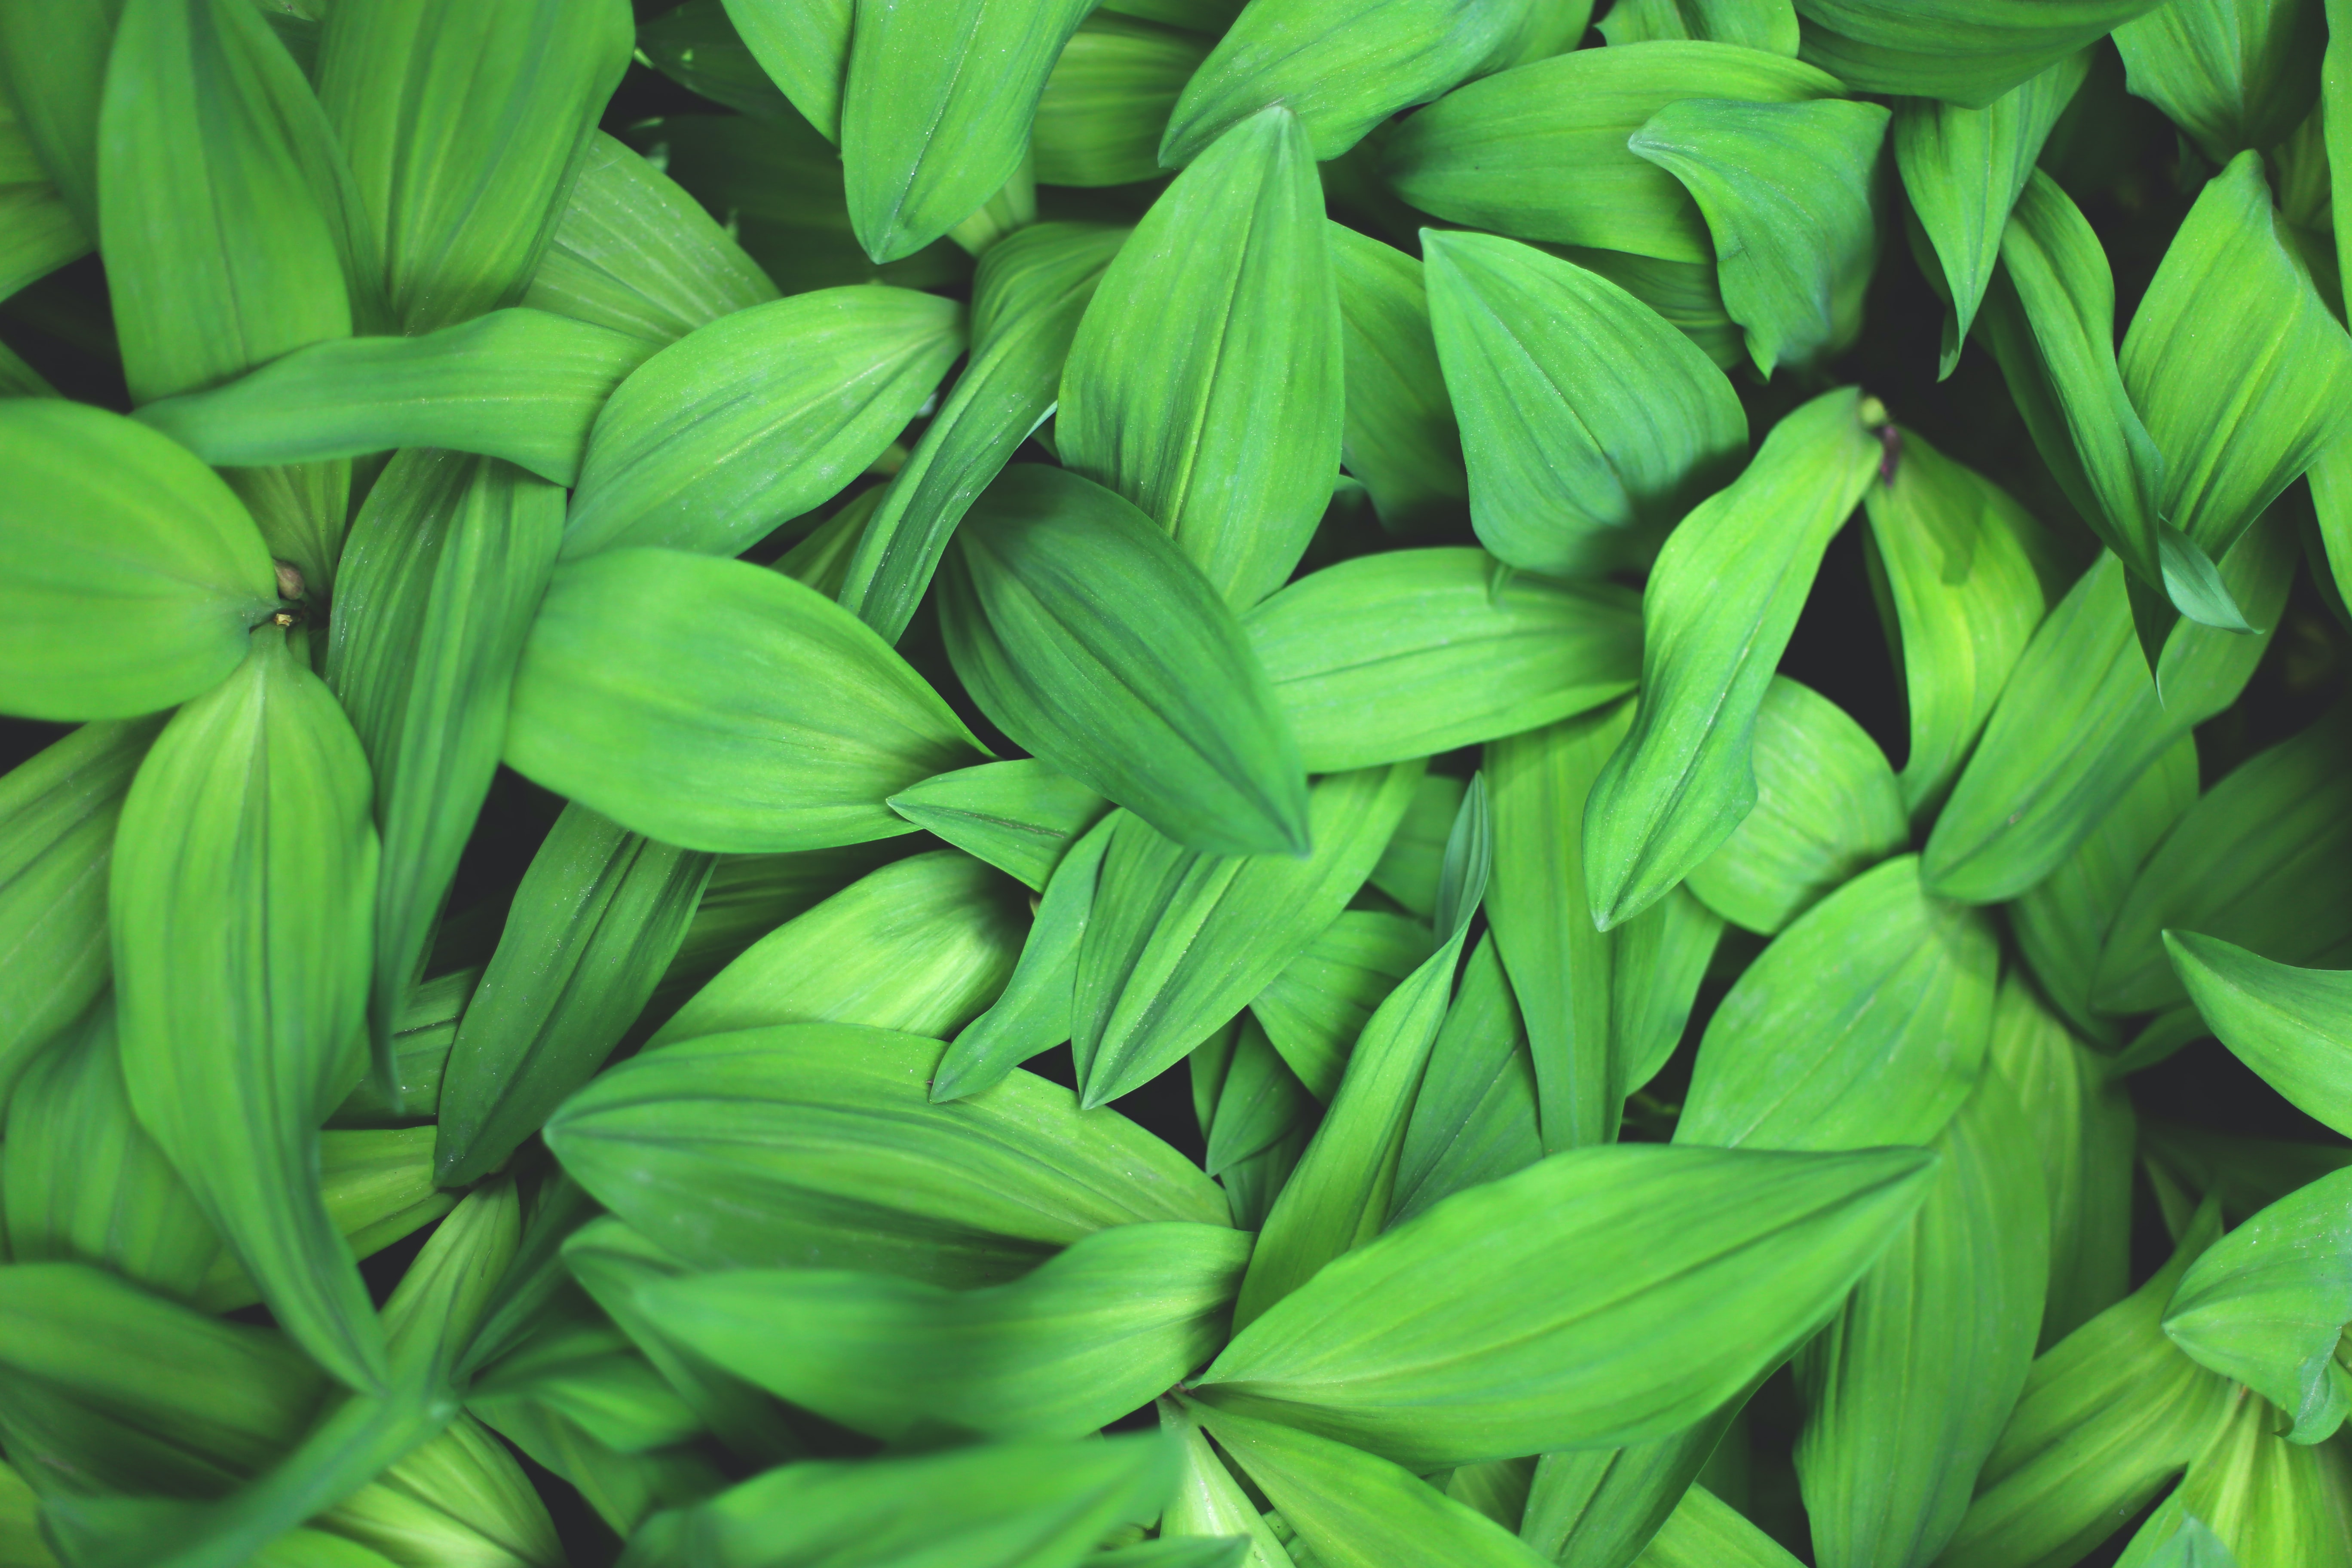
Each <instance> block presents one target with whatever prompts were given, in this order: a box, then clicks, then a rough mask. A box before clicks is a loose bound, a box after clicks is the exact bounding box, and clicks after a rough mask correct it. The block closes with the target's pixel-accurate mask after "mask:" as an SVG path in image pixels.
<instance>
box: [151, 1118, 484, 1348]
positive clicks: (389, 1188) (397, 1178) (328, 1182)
mask: <svg viewBox="0 0 2352 1568" xmlns="http://www.w3.org/2000/svg"><path fill="white" fill-rule="evenodd" d="M316 1186H317V1188H318V1196H319V1199H320V1202H321V1203H323V1204H324V1205H326V1209H327V1219H328V1221H329V1222H330V1223H331V1224H332V1225H333V1226H334V1227H335V1229H336V1231H337V1232H338V1233H340V1234H341V1237H342V1238H343V1244H344V1246H345V1247H348V1248H349V1249H350V1251H351V1255H352V1257H353V1258H359V1259H362V1260H365V1259H366V1258H369V1257H371V1256H373V1254H375V1253H377V1252H380V1251H382V1250H383V1248H385V1247H390V1246H391V1245H392V1244H393V1243H394V1242H395V1241H398V1240H400V1239H401V1238H402V1237H407V1236H411V1235H414V1234H415V1232H416V1231H418V1230H420V1229H422V1228H423V1227H425V1226H428V1225H431V1224H432V1223H433V1222H434V1221H435V1220H436V1219H439V1218H440V1217H441V1216H442V1215H446V1214H447V1213H448V1212H449V1211H450V1209H451V1208H453V1207H455V1206H456V1205H457V1194H454V1193H445V1192H440V1191H436V1189H435V1187H434V1185H433V1129H431V1128H430V1127H399V1128H389V1129H383V1130H378V1131H341V1132H321V1133H320V1135H319V1173H318V1179H317V1182H316ZM260 1300H261V1291H260V1290H259V1289H257V1287H256V1286H255V1285H254V1282H253V1279H252V1278H251V1276H249V1275H247V1273H246V1271H245V1269H244V1268H243V1267H242V1266H241V1265H240V1264H239V1263H238V1262H237V1260H236V1255H235V1254H234V1253H229V1252H224V1253H222V1254H220V1255H219V1256H218V1257H216V1258H214V1260H213V1268H212V1272H211V1273H210V1274H208V1275H206V1276H205V1283H204V1287H203V1289H200V1290H199V1291H197V1293H196V1300H195V1305H196V1307H197V1308H198V1310H202V1311H206V1312H233V1311H236V1310H238V1309H239V1308H243V1307H250V1306H253V1305H255V1304H256V1303H257V1302H258V1301H260Z"/></svg>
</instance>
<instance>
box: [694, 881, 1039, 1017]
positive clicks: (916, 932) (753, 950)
mask: <svg viewBox="0 0 2352 1568" xmlns="http://www.w3.org/2000/svg"><path fill="white" fill-rule="evenodd" d="M1023 902H1024V900H1021V899H1020V897H1019V890H1018V889H1016V888H1015V887H1014V885H1013V883H1012V882H1011V881H1010V880H1009V879H1006V878H1005V877H1003V876H1002V875H1000V874H999V873H998V872H997V871H996V870H995V869H994V868H992V867H990V866H987V865H985V864H983V863H982V862H981V861H978V860H975V859H973V858H971V856H969V855H962V854H959V853H957V852H956V851H955V850H952V849H941V850H938V851H935V852H934V853H931V854H929V855H912V856H909V857H908V858H906V859H904V860H898V861H893V862H892V863H891V864H889V865H887V866H885V867H883V868H881V869H879V870H877V871H874V872H872V873H870V874H868V875H867V876H866V877H864V878H861V879H859V880H857V881H856V882H853V883H851V884H850V885H849V886H848V887H846V888H845V889H842V890H841V891H840V892H838V893H835V895H834V896H833V897H831V898H829V899H827V900H824V902H823V903H821V904H819V905H817V906H816V907H815V908H814V909H813V910H808V911H807V912H806V913H805V914H801V915H797V916H795V917H793V919H792V920H790V921H786V922H785V923H784V924H782V925H781V926H778V927H777V928H776V929H775V930H774V931H770V932H769V933H768V934H767V935H766V936H764V937H762V938H761V939H760V940H759V941H758V942H754V943H752V944H751V947H749V948H747V949H746V950H744V952H743V954H742V956H740V957H739V958H737V959H736V960H735V962H734V963H730V964H729V965H728V966H727V967H726V968H725V969H722V970H720V971H719V974H718V976H717V978H715V979H713V980H712V981H711V982H710V983H709V984H707V985H705V986H704V987H703V988H702V989H701V990H700V991H698V992H697V993H695V994H694V997H693V999H692V1000H690V1001H689V1002H688V1003H687V1004H686V1005H685V1006H683V1007H681V1008H679V1009H678V1010H677V1013H676V1014H675V1015H674V1016H672V1017H671V1018H670V1020H669V1022H668V1023H667V1024H665V1025H663V1026H662V1027H661V1030H660V1032H659V1033H658V1034H656V1036H655V1037H654V1043H655V1044H656V1045H658V1044H661V1043H663V1042H666V1041H669V1040H684V1039H691V1038H693V1037H696V1036H698V1035H716V1034H720V1033H724V1032H727V1031H730V1030H735V1029H748V1028H752V1027H755V1026H762V1025H768V1024H826V1023H831V1024H860V1025H864V1026H866V1027H868V1028H876V1029H891V1030H897V1031H900V1032H903V1033H906V1034H910V1035H929V1036H932V1037H935V1038H939V1039H945V1038H947V1037H950V1036H951V1035H953V1034H954V1033H955V1032H956V1031H957V1030H959V1029H961V1028H962V1027H963V1026H964V1025H966V1024H967V1023H970V1022H971V1020H972V1018H974V1017H975V1016H978V1015H979V1014H980V1013H981V1012H982V1010H984V1009H985V1008H986V1007H987V1006H988V1005H989V1004H990V1003H992V1002H993V1001H994V1000H995V999H996V997H997V994H999V993H1000V992H1002V991H1003V989H1004V984H1005V982H1006V980H1007V979H1008V978H1009V977H1010V976H1011V975H1012V973H1013V963H1014V960H1015V959H1016V958H1017V957H1018V956H1019V955H1020V952H1021V938H1022V936H1023V935H1024V931H1025V930H1026V927H1025V923H1024V921H1023V919H1022V917H1023V915H1024V914H1025V913H1026V912H1027V911H1026V910H1024V908H1023V907H1022V904H1023Z"/></svg>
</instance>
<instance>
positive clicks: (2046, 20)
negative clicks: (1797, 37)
mask: <svg viewBox="0 0 2352 1568" xmlns="http://www.w3.org/2000/svg"><path fill="white" fill-rule="evenodd" d="M2155 3H2156V0H1797V15H1798V16H1801V17H1802V18H1803V20H1804V42H1803V45H1802V47H1801V53H1802V54H1803V56H1804V58H1806V59H1807V60H1808V61H1810V62H1811V64H1813V65H1816V66H1819V67H1820V68H1822V69H1823V70H1825V71H1830V72H1832V73H1834V74H1835V75H1836V76H1837V77H1838V78H1839V79H1841V80H1843V81H1844V82H1845V83H1846V85H1847V86H1849V87H1851V88H1853V89H1854V90H1855V91H1857V92H1892V93H1905V94H1908V95H1910V96H1913V97H1917V98H1940V99H1943V100H1947V101H1948V102H1951V103H1957V104H1959V105H1961V106H1962V107H1963V108H1967V109H1982V108H1984V107H1985V106H1986V105H1988V104H1990V103H1991V102H1992V100H1995V99H1997V98H1999V97H2000V95H2001V94H2003V93H2005V92H2007V91H2009V90H2010V89H2011V88H2014V87H2016V86H2018V85H2019V84H2021V83H2022V82H2024V81H2026V80H2028V79H2031V78H2032V77H2035V76H2038V75H2039V74H2041V73H2042V71H2044V70H2046V69H2048V68H2050V67H2051V66H2053V65H2055V64H2056V63H2057V62H2058V61H2059V60H2061V59H2063V58H2065V57H2066V56H2068V55H2071V54H2073V53H2074V51H2075V50H2077V49H2080V48H2082V47H2084V45H2086V44H2093V43H2096V42H2097V41H2098V40H2099V39H2100V38H2102V37H2105V35H2106V33H2107V32H2108V30H2109V29H2110V28H2112V27H2114V26H2116V23H2118V22H2123V21H2127V20H2129V19H2130V18H2131V17H2133V16H2137V15H2138V14H2139V13H2141V12H2143V11H2145V10H2147V9H2148V7H2149V6H2150V5H2153V4H2155Z"/></svg>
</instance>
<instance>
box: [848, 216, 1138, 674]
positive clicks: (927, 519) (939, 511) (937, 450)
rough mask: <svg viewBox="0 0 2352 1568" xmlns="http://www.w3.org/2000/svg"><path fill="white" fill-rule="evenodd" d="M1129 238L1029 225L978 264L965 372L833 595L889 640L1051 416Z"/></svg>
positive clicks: (1084, 227)
mask: <svg viewBox="0 0 2352 1568" xmlns="http://www.w3.org/2000/svg"><path fill="white" fill-rule="evenodd" d="M1126 237H1127V234H1126V231H1125V230H1124V229H1118V228H1106V227H1102V226H1097V225H1094V224H1075V223H1051V224H1033V225H1031V226H1029V227H1027V228H1024V229H1020V230H1018V231H1016V232H1014V233H1013V234H1010V235H1008V236H1006V237H1004V238H1003V240H1001V241H999V242H998V243H997V244H995V245H992V246H991V247H989V248H988V253H987V254H986V255H985V256H983V257H982V258H981V262H980V272H979V275H978V277H977V278H975V279H974V280H973V283H972V359H971V363H969V364H967V365H966V366H965V367H964V371H963V374H962V375H961V376H960V377H958V378H957V381H956V384H955V388H954V390H953V391H951V392H950V393H949V394H948V396H947V400H946V401H945V402H944V403H942V404H941V405H940V409H939V412H938V413H937V414H935V415H933V416H932V417H931V422H930V423H929V425H928V426H925V427H924V430H923V436H922V439H921V440H919V441H918V442H916V443H915V449H914V451H913V452H912V453H910V454H909V455H908V458H907V462H906V466H905V467H904V468H900V469H899V470H898V473H897V474H896V475H894V476H892V478H891V480H890V483H889V485H888V487H887V489H885V490H884V491H883V492H882V499H881V500H880V502H879V503H878V507H877V510H876V512H875V514H874V516H873V519H872V520H871V521H868V522H867V524H866V531H865V532H864V533H863V534H861V535H860V536H859V538H858V541H857V549H856V554H855V556H854V557H853V558H852V560H851V561H850V563H849V564H848V568H847V575H846V579H845V583H844V585H843V587H842V589H841V591H840V593H839V595H838V597H839V598H840V600H841V602H842V603H843V604H844V605H847V606H848V607H849V609H850V610H852V611H853V612H855V613H856V616H858V618H859V619H861V620H863V621H865V622H866V625H868V626H872V627H873V628H874V629H875V630H877V631H878V632H880V633H881V634H882V636H883V637H885V638H886V639H887V640H888V641H891V642H896V641H898V638H899V637H901V636H902V635H904V633H905V631H906V628H907V625H908V622H909V621H911V620H913V619H914V616H915V608H916V605H918V604H919V602H920V601H921V599H922V596H923V591H924V589H925V588H927V587H928V586H929V584H930V581H931V574H932V572H933V571H934V570H935V569H936V568H937V567H938V565H939V563H940V556H941V555H942V554H943V553H945V552H946V550H947V546H948V538H949V536H950V534H951V533H952V532H953V531H955V527H956V524H957V523H958V522H959V521H961V519H962V517H963V515H964V513H965V512H966V511H967V510H969V509H970V508H971V505H972V503H973V502H974V501H975V500H978V499H979V497H980V494H981V492H982V490H983V489H987V488H988V485H989V483H990V481H992V480H993V479H995V478H996V476H997V475H998V473H999V472H1001V471H1002V470H1003V467H1004V464H1005V462H1006V461H1007V459H1009V458H1011V457H1012V456H1013V451H1014V449H1015V448H1017V447H1019V446H1020V445H1021V443H1022V442H1023V441H1024V440H1026V439H1027V438H1028V437H1029V435H1030V433H1031V432H1032V431H1034V429H1036V427H1037V426H1039V425H1040V424H1041V423H1043V422H1044V420H1045V417H1046V416H1048V415H1050V414H1051V413H1052V412H1053V408H1054V399H1055V394H1056V393H1057V392H1058V390H1059V389H1060V386H1061V380H1062V363H1063V361H1064V360H1065V359H1066V357H1067V356H1068V354H1069V351H1070V340H1071V339H1072V338H1073V337H1075V336H1076V333H1077V330H1078V319H1079V317H1080V316H1081V315H1082V314H1083V313H1084V311H1085V310H1086V308H1087V300H1091V299H1092V298H1093V297H1094V291H1095V286H1096V284H1097V283H1098V282H1100V281H1101V279H1102V276H1103V271H1104V269H1105V268H1108V266H1109V265H1110V261H1111V258H1112V257H1113V256H1115V255H1116V254H1117V253H1118V247H1119V245H1120V244H1121V242H1122V241H1124V240H1125V238H1126Z"/></svg>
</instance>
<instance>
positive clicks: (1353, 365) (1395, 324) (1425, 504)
mask: <svg viewBox="0 0 2352 1568" xmlns="http://www.w3.org/2000/svg"><path fill="white" fill-rule="evenodd" d="M1325 232H1326V234H1327V235H1328V237H1329V239H1330V242H1331V272H1332V276H1333V277H1334V278H1336V279H1338V280H1339V333H1340V339H1341V343H1342V352H1341V355H1340V359H1341V363H1342V366H1343V370H1344V374H1345V377H1346V388H1345V391H1346V396H1345V397H1344V398H1343V399H1342V401H1343V402H1344V403H1345V405H1346V416H1347V417H1346V419H1345V421H1344V422H1343V424H1342V426H1341V428H1340V433H1339V460H1340V462H1341V463H1342V465H1344V466H1345V467H1346V468H1347V470H1348V472H1349V473H1350V474H1352V475H1354V476H1355V477H1356V479H1358V480H1360V481H1361V483H1362V484H1363V487H1364V489H1366V490H1368V491H1370V494H1371V498H1372V510H1374V511H1376V512H1378V513H1379V514H1380V518H1381V524H1382V525H1383V526H1384V527H1387V528H1389V529H1391V530H1392V531H1399V532H1407V533H1410V532H1412V531H1415V530H1417V529H1420V528H1422V527H1424V526H1427V525H1431V524H1435V523H1439V522H1442V521H1445V520H1447V519H1448V518H1451V517H1453V516H1456V515H1459V513H1460V511H1461V510H1462V507H1463V504H1464V502H1465V500H1466V498H1467V497H1468V495H1469V493H1470V491H1469V483H1470V481H1469V479H1468V476H1467V475H1465V473H1464V471H1463V468H1462V437H1461V432H1460V431H1459V430H1457V429H1456V428H1455V426H1454V405H1453V402H1452V400H1451V399H1450V398H1449V397H1448V395H1447V394H1446V390H1445V376H1444V370H1443V369H1442V368H1441V366H1440V365H1439V363H1438V358H1437V342H1436V340H1435V339H1434V338H1433V337H1432V336H1431V334H1430V324H1429V297H1428V294H1427V292H1426V290H1425V289H1423V271H1422V264H1421V263H1420V262H1419V261H1416V260H1415V259H1414V258H1412V257H1410V256H1407V255H1405V254H1404V253H1403V252H1402V251H1401V250H1398V249H1396V248H1394V247H1391V246H1386V245H1382V244H1381V242H1380V241H1379V240H1377V239H1373V238H1371V237H1369V236H1366V235H1361V234H1359V233H1357V232H1356V231H1355V230H1354V229H1352V228H1349V227H1347V226H1345V225H1343V224H1337V223H1334V224H1332V225H1331V226H1330V227H1329V228H1328V229H1327V230H1326V231H1325Z"/></svg>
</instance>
